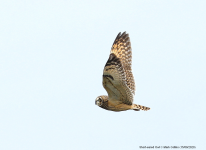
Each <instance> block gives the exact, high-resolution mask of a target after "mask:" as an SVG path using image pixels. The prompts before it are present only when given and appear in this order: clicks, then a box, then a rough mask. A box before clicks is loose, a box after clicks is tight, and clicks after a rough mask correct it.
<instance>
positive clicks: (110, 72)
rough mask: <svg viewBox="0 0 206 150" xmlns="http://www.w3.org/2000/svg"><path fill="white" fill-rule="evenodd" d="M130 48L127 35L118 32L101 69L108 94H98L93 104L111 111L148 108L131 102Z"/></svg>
mask: <svg viewBox="0 0 206 150" xmlns="http://www.w3.org/2000/svg"><path fill="white" fill-rule="evenodd" d="M131 64H132V50H131V44H130V38H129V35H128V34H126V32H124V33H123V34H121V33H119V34H118V35H117V37H116V39H115V41H114V43H113V46H112V49H111V52H110V55H109V59H108V60H107V62H106V64H105V67H104V71H103V82H102V83H103V87H104V88H105V90H106V91H107V93H108V96H105V95H103V96H98V97H97V98H96V100H95V104H96V105H98V106H99V107H101V108H103V109H106V110H111V111H125V110H129V109H133V110H137V111H139V110H140V109H141V110H149V109H150V108H148V107H145V106H141V105H137V104H133V95H134V94H135V82H134V77H133V74H132V69H131Z"/></svg>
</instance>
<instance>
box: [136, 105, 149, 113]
mask: <svg viewBox="0 0 206 150" xmlns="http://www.w3.org/2000/svg"><path fill="white" fill-rule="evenodd" d="M132 109H133V110H135V111H140V109H141V110H144V111H147V110H150V108H149V107H146V106H142V105H137V104H133V105H132Z"/></svg>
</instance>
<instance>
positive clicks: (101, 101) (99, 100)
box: [95, 96, 104, 106]
mask: <svg viewBox="0 0 206 150" xmlns="http://www.w3.org/2000/svg"><path fill="white" fill-rule="evenodd" d="M103 102H104V100H103V97H101V96H98V97H97V98H96V99H95V104H96V105H97V106H102V104H103Z"/></svg>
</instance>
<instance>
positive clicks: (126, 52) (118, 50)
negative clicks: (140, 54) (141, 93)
mask: <svg viewBox="0 0 206 150" xmlns="http://www.w3.org/2000/svg"><path fill="white" fill-rule="evenodd" d="M110 53H114V54H115V55H116V56H117V57H118V58H120V60H121V63H122V65H123V68H124V70H125V74H126V84H127V86H128V87H129V88H130V90H131V91H132V93H133V94H135V82H134V77H133V74H132V68H131V65H132V48H131V42H130V38H129V34H127V33H126V32H124V33H122V34H121V32H120V33H119V34H118V35H117V37H116V39H115V41H114V43H113V46H112V49H111V52H110Z"/></svg>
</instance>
